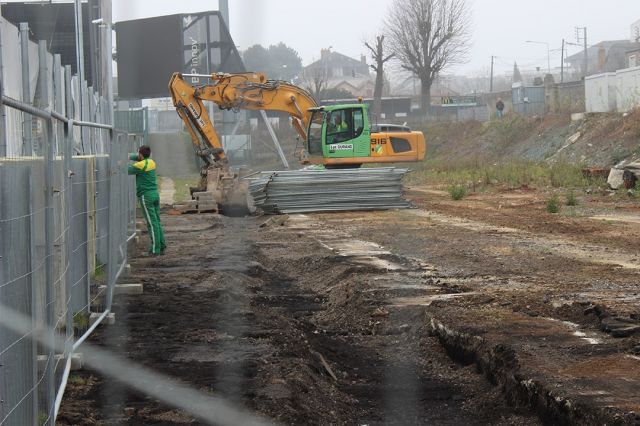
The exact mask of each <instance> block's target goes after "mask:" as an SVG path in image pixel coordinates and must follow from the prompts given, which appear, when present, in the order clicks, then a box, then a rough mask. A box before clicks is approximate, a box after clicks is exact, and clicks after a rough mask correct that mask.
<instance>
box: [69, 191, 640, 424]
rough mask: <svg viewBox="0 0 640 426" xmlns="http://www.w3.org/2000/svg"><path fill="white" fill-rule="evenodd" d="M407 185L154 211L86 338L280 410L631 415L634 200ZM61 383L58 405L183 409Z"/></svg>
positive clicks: (369, 416) (123, 412) (115, 410)
mask: <svg viewBox="0 0 640 426" xmlns="http://www.w3.org/2000/svg"><path fill="white" fill-rule="evenodd" d="M410 197H411V198H412V199H413V200H414V202H415V204H416V206H417V207H419V208H418V209H413V210H406V211H394V212H373V213H343V214H323V215H308V216H292V217H291V218H290V219H289V220H288V221H287V222H286V223H285V225H284V226H273V225H272V226H266V227H263V228H260V227H259V224H260V223H262V222H264V218H243V219H230V218H225V217H220V216H207V215H200V216H177V217H176V216H165V217H164V221H165V224H166V229H167V234H168V239H169V241H170V248H169V250H168V253H167V255H165V256H163V257H160V258H154V259H143V258H138V259H135V260H134V261H133V262H132V267H133V273H132V277H130V279H129V281H131V282H142V283H143V284H144V285H145V294H144V295H142V296H131V297H127V298H122V297H120V298H119V299H118V306H117V308H116V316H117V322H116V325H115V326H110V327H108V328H101V329H100V331H99V332H98V333H97V334H96V335H95V336H94V337H93V341H94V342H98V343H100V344H103V345H105V346H107V347H109V348H118V352H120V353H122V354H123V355H125V356H127V357H130V358H131V359H133V360H136V361H138V362H140V363H142V364H145V365H148V366H150V367H152V368H155V369H157V370H159V371H161V372H164V373H166V374H169V375H171V376H175V377H179V378H181V379H183V380H185V381H187V382H189V383H192V384H193V385H194V386H196V387H197V388H199V389H201V390H203V391H205V392H212V393H213V394H215V395H221V396H225V397H227V398H230V399H232V400H234V401H236V402H238V403H240V404H243V405H245V406H246V407H248V408H249V409H251V410H253V411H255V412H258V413H261V414H263V415H265V416H267V417H270V418H272V419H274V420H276V421H279V422H282V423H286V424H382V423H386V424H465V423H468V424H505V425H506V424H523V425H524V424H536V423H538V422H541V421H546V422H549V423H556V424H558V423H573V424H585V423H593V424H600V423H604V422H607V423H612V422H613V423H616V422H618V423H627V424H634V423H635V422H638V421H639V420H638V418H637V417H635V414H634V413H633V412H640V398H639V397H638V396H637V395H640V389H639V387H640V358H639V357H638V353H637V352H639V349H640V347H639V344H640V340H639V337H638V336H640V333H638V331H639V330H638V328H636V327H637V326H638V325H640V318H639V316H638V315H640V302H639V299H640V296H638V284H637V283H638V271H639V269H638V267H637V265H638V258H639V253H638V252H639V250H640V248H639V247H638V244H637V241H638V237H639V236H640V224H639V223H638V222H635V220H637V219H638V209H637V203H634V202H617V203H613V202H612V201H611V200H610V199H609V198H607V197H606V196H593V197H592V199H590V200H582V203H581V206H580V207H577V208H574V210H573V211H571V212H570V214H565V215H549V214H548V213H546V212H545V211H544V199H545V196H544V195H543V194H539V193H537V192H535V191H528V190H523V191H515V192H514V191H510V192H503V193H500V194H489V195H481V196H473V197H470V198H467V199H465V200H464V201H462V202H453V201H451V200H449V199H448V198H446V197H445V196H444V194H442V193H439V192H437V191H435V192H434V191H424V190H417V191H413V192H411V193H410ZM614 207H617V208H614ZM602 216H605V220H603V219H602ZM145 243H146V242H145V241H143V242H142V243H141V247H144V244H145ZM614 335H615V336H626V337H613V336H614ZM454 360H455V361H454ZM478 371H480V372H481V373H483V374H479V372H478ZM487 378H488V379H489V380H487ZM74 383H75V384H72V385H71V386H70V388H69V390H68V393H67V396H66V401H65V403H64V404H63V407H62V412H61V415H60V417H59V424H110V423H113V422H114V421H117V422H121V423H126V424H136V425H137V424H153V423H156V424H184V423H191V422H192V419H191V418H190V417H189V416H188V415H186V414H183V413H180V412H178V411H176V410H173V409H171V408H170V407H165V406H162V405H159V404H157V403H155V402H154V401H152V400H149V399H148V398H146V397H144V396H141V395H136V394H135V393H133V392H130V391H126V390H123V389H119V385H117V384H114V383H113V382H112V381H111V380H107V379H105V378H102V377H100V376H99V375H98V374H95V373H93V372H91V371H84V372H82V373H80V374H79V375H78V379H77V380H74ZM107 395H112V397H111V398H107ZM113 395H117V396H118V397H115V398H114V397H113ZM518 407H520V408H518ZM525 407H526V408H525ZM538 416H539V417H540V418H539V417H538Z"/></svg>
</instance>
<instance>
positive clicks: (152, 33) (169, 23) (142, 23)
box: [116, 11, 244, 99]
mask: <svg viewBox="0 0 640 426" xmlns="http://www.w3.org/2000/svg"><path fill="white" fill-rule="evenodd" d="M116 46H117V47H116V49H117V62H118V98H120V99H149V98H159V97H166V96H169V92H168V89H167V85H168V84H169V79H170V78H171V75H172V74H173V73H174V72H182V73H184V74H211V73H215V72H232V73H235V72H244V65H243V63H242V60H241V59H240V54H239V53H238V50H237V49H236V46H235V44H234V42H233V39H232V38H231V35H230V34H229V30H228V29H227V26H226V24H225V22H224V20H223V18H222V15H221V14H220V12H217V11H214V12H204V13H193V14H181V15H169V16H160V17H154V18H146V19H136V20H132V21H124V22H119V23H117V24H116ZM187 81H189V82H190V83H192V84H195V85H197V84H200V83H204V82H203V81H201V79H199V78H197V77H193V78H190V79H188V80H187Z"/></svg>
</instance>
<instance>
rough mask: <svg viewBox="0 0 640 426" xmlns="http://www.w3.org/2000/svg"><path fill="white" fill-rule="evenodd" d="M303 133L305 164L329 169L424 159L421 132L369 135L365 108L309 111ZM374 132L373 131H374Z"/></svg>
mask: <svg viewBox="0 0 640 426" xmlns="http://www.w3.org/2000/svg"><path fill="white" fill-rule="evenodd" d="M309 111H310V112H311V119H310V121H309V128H308V131H307V143H306V145H307V146H306V149H307V152H308V158H307V161H308V162H309V163H311V164H324V165H325V166H326V167H329V168H338V167H359V166H360V165H362V164H363V163H395V162H405V161H420V160H422V159H423V158H424V155H425V151H426V148H425V140H424V135H423V134H422V132H412V131H411V130H410V129H408V128H406V127H403V126H393V125H388V126H386V127H383V126H378V128H379V129H380V130H383V131H382V132H372V126H371V125H370V119H369V106H368V105H367V104H344V105H332V106H324V107H317V108H312V109H310V110H309ZM376 130H377V129H376Z"/></svg>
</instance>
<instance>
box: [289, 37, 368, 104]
mask: <svg viewBox="0 0 640 426" xmlns="http://www.w3.org/2000/svg"><path fill="white" fill-rule="evenodd" d="M369 71H370V68H369V65H368V64H367V57H366V56H364V55H363V56H361V57H360V60H357V59H353V58H350V57H349V56H346V55H343V54H342V53H338V52H332V51H331V50H330V49H322V50H321V51H320V59H318V60H317V61H315V62H313V63H312V64H310V65H307V66H306V67H304V68H303V69H302V72H301V73H300V76H299V78H298V80H299V81H301V82H302V84H303V85H307V86H314V84H313V83H314V81H318V82H319V81H322V83H323V86H324V87H325V88H327V89H343V90H346V91H347V92H349V93H351V94H352V95H353V96H364V97H370V96H373V90H374V88H375V77H374V76H372V74H371V73H370V72H369Z"/></svg>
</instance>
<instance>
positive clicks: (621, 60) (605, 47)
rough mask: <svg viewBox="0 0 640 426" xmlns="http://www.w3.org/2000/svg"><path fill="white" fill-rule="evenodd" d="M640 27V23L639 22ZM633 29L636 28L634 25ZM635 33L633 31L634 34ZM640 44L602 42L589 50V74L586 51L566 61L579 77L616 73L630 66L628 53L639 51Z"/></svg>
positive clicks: (631, 42) (617, 41)
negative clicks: (585, 68) (585, 64)
mask: <svg viewBox="0 0 640 426" xmlns="http://www.w3.org/2000/svg"><path fill="white" fill-rule="evenodd" d="M638 25H640V21H639V22H638ZM632 28H636V27H634V26H633V25H632ZM639 28H640V27H639ZM633 31H635V30H634V29H632V32H633ZM639 49H640V42H635V41H630V40H609V41H601V42H600V43H598V44H595V45H593V46H591V47H589V48H587V72H586V73H585V72H584V50H582V51H580V52H578V53H576V54H574V55H571V56H569V57H567V58H566V59H565V63H566V64H567V66H568V69H569V70H570V71H572V72H573V73H575V74H578V75H584V74H586V75H591V74H599V73H603V72H614V71H616V70H619V69H623V68H627V67H628V66H629V57H628V53H629V52H631V51H635V50H639Z"/></svg>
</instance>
